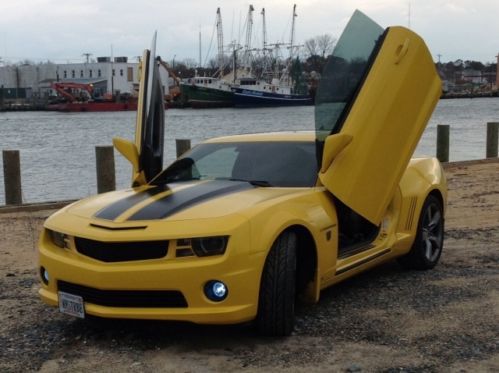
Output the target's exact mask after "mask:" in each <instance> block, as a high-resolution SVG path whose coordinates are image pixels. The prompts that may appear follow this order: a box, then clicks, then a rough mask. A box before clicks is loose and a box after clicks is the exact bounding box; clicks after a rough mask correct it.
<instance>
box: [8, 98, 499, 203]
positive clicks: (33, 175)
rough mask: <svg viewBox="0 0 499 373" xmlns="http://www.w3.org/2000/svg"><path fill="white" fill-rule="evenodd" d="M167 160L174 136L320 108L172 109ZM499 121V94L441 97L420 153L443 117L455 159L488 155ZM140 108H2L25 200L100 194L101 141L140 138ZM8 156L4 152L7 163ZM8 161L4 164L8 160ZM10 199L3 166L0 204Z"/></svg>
mask: <svg viewBox="0 0 499 373" xmlns="http://www.w3.org/2000/svg"><path fill="white" fill-rule="evenodd" d="M166 121H167V127H166V134H165V163H170V162H171V161H172V160H173V159H174V158H175V139H176V138H187V139H191V141H192V144H193V145H195V144H197V143H199V142H200V141H202V140H204V139H207V138H210V137H215V136H223V135H232V134H240V133H252V132H269V131H282V130H312V129H313V128H314V108H313V107H311V106H309V107H296V108H263V109H213V110H191V109H184V110H175V109H173V110H168V111H167V112H166ZM492 121H499V99H497V98H484V99H460V100H442V101H440V103H439V104H438V107H437V109H436V111H435V113H434V115H433V117H432V118H431V120H430V123H429V125H428V128H427V129H426V131H425V133H424V135H423V137H422V139H421V141H420V144H419V146H418V148H417V150H416V155H434V154H435V142H436V140H435V138H436V125H437V124H449V125H450V126H451V134H450V136H451V137H450V146H451V148H450V159H451V161H457V160H467V159H480V158H484V155H485V139H486V122H492ZM134 131H135V113H134V112H116V113H56V112H9V113H0V150H7V149H14V150H20V152H21V172H22V175H21V178H22V184H23V200H24V202H40V201H52V200H62V199H76V198H81V197H84V196H88V195H91V194H95V192H96V190H97V187H96V171H95V146H97V145H110V144H111V141H112V138H113V137H115V136H119V137H124V138H127V139H133V137H134ZM115 159H116V184H117V188H125V187H127V186H129V184H130V175H131V167H130V166H129V164H128V162H127V161H126V160H125V159H124V158H123V157H121V155H118V154H117V153H116V156H115ZM1 162H2V160H1V159H0V163H1ZM2 166H3V165H2ZM2 204H4V182H3V172H0V205H2Z"/></svg>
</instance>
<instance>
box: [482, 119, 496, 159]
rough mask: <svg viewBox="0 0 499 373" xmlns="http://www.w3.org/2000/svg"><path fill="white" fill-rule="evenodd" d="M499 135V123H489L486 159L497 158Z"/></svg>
mask: <svg viewBox="0 0 499 373" xmlns="http://www.w3.org/2000/svg"><path fill="white" fill-rule="evenodd" d="M498 134H499V122H489V123H487V151H486V154H485V156H486V158H497V141H498Z"/></svg>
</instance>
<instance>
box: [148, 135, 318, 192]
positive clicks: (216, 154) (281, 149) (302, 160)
mask: <svg viewBox="0 0 499 373" xmlns="http://www.w3.org/2000/svg"><path fill="white" fill-rule="evenodd" d="M316 178H317V162H316V158H315V146H314V143H312V142H242V143H212V144H201V145H198V146H196V147H195V148H193V149H192V150H191V151H190V152H188V153H186V154H185V155H184V156H182V157H181V158H179V159H178V160H177V161H175V162H174V163H172V164H171V165H170V166H169V167H168V168H166V169H165V170H163V172H161V174H160V175H158V176H157V177H156V178H155V180H153V182H152V183H153V184H162V183H171V182H177V181H186V180H192V179H196V180H197V179H199V180H204V179H238V180H247V181H258V182H266V183H268V184H269V185H270V186H275V187H310V186H313V185H315V181H316Z"/></svg>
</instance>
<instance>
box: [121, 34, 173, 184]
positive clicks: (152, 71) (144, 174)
mask: <svg viewBox="0 0 499 373" xmlns="http://www.w3.org/2000/svg"><path fill="white" fill-rule="evenodd" d="M155 54H156V33H154V37H153V41H152V45H151V49H150V50H149V49H146V50H144V53H143V56H142V60H141V63H140V66H141V68H140V85H139V96H138V103H137V121H136V126H135V143H132V142H130V141H127V140H124V139H120V138H115V139H113V144H114V146H115V147H116V149H117V150H118V151H119V152H120V153H122V154H123V156H124V157H125V158H127V159H128V160H129V161H130V163H132V168H133V175H132V186H138V185H144V184H147V183H148V182H149V181H151V179H152V178H153V177H154V176H155V175H157V174H158V173H159V172H160V171H161V170H162V168H163V142H164V126H165V124H164V110H165V108H164V102H163V98H164V94H163V86H162V84H161V79H160V74H159V67H158V63H157V61H156V56H155Z"/></svg>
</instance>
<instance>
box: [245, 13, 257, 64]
mask: <svg viewBox="0 0 499 373" xmlns="http://www.w3.org/2000/svg"><path fill="white" fill-rule="evenodd" d="M254 10H255V8H253V5H250V6H249V10H248V19H247V23H246V44H245V46H244V49H245V51H244V65H245V67H246V68H247V69H248V70H250V69H251V51H250V49H251V33H252V30H253V11H254Z"/></svg>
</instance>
